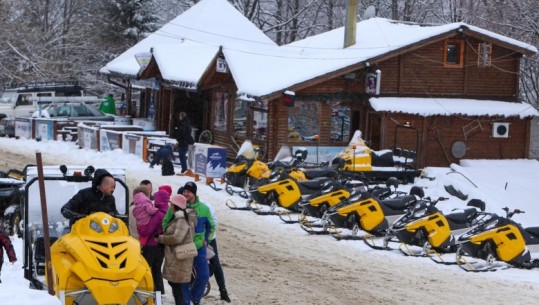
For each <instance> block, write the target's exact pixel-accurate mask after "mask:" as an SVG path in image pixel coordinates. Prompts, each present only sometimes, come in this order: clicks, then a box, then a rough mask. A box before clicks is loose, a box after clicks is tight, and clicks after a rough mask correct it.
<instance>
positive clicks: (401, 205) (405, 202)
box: [381, 195, 416, 211]
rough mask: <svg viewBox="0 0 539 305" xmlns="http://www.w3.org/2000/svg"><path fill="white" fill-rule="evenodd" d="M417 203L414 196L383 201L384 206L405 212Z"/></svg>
mask: <svg viewBox="0 0 539 305" xmlns="http://www.w3.org/2000/svg"><path fill="white" fill-rule="evenodd" d="M415 202H416V198H415V196H413V195H404V196H401V197H397V198H391V199H384V200H382V201H381V203H382V205H383V206H384V205H385V206H386V207H388V208H390V209H392V210H397V211H404V210H406V209H407V208H408V207H409V206H411V205H412V204H414V203H415Z"/></svg>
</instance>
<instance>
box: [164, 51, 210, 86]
mask: <svg viewBox="0 0 539 305" xmlns="http://www.w3.org/2000/svg"><path fill="white" fill-rule="evenodd" d="M218 52H219V47H217V46H208V45H203V44H199V43H189V44H187V45H182V46H178V45H167V46H156V47H155V48H154V49H153V57H154V58H155V60H156V62H157V65H158V66H159V71H160V72H161V76H162V77H163V79H164V80H166V81H172V82H174V81H181V82H184V83H188V84H190V86H187V87H193V89H196V86H197V84H198V82H199V80H200V79H201V78H202V76H203V75H204V72H206V70H207V69H208V66H209V65H210V64H211V63H212V61H213V59H214V58H215V56H216V55H217V53H218ZM192 58H196V59H197V60H190V59H192ZM184 87H186V86H184Z"/></svg>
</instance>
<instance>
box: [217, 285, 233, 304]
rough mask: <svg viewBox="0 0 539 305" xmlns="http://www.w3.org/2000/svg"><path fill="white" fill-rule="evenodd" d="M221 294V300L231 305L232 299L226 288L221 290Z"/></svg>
mask: <svg viewBox="0 0 539 305" xmlns="http://www.w3.org/2000/svg"><path fill="white" fill-rule="evenodd" d="M219 292H221V300H223V301H225V302H228V303H230V302H231V301H230V298H229V297H228V293H227V292H226V288H223V289H219Z"/></svg>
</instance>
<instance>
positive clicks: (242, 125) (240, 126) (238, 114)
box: [234, 99, 247, 137]
mask: <svg viewBox="0 0 539 305" xmlns="http://www.w3.org/2000/svg"><path fill="white" fill-rule="evenodd" d="M246 132H247V102H246V101H243V100H239V99H238V100H236V102H235V104H234V134H236V135H240V136H243V137H245V135H246Z"/></svg>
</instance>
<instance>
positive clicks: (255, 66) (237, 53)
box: [223, 18, 537, 96]
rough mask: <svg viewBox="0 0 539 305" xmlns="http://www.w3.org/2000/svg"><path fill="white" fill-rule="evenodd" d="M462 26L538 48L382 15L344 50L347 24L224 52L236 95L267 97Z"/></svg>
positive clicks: (370, 21)
mask: <svg viewBox="0 0 539 305" xmlns="http://www.w3.org/2000/svg"><path fill="white" fill-rule="evenodd" d="M461 27H465V28H467V29H468V30H469V31H473V32H477V33H480V34H481V35H485V36H487V37H490V38H492V39H496V40H499V41H502V42H504V43H506V44H511V45H514V46H515V47H516V48H521V49H524V50H527V51H530V52H537V48H535V47H534V46H532V45H529V44H526V43H523V42H520V41H517V40H515V39H511V38H508V37H505V36H502V35H499V34H496V33H494V32H490V31H486V30H483V29H480V28H478V27H474V26H471V25H467V24H465V23H451V24H445V25H439V26H420V25H415V24H404V23H397V22H394V21H392V20H388V19H384V18H371V19H368V20H365V21H361V22H358V23H357V29H356V44H355V45H353V46H350V47H348V48H346V49H343V48H342V47H343V41H344V27H341V28H338V29H335V30H332V31H328V32H326V33H322V34H319V35H315V36H311V37H308V38H305V39H303V40H299V41H296V42H293V43H291V44H288V45H285V46H282V47H279V48H278V47H275V48H269V47H267V48H265V50H261V49H260V48H259V49H257V50H250V51H245V50H233V49H230V48H224V49H223V52H224V54H225V58H226V59H227V63H228V65H229V67H230V70H231V71H232V74H233V77H234V80H235V82H236V85H237V86H238V93H239V94H247V95H251V96H267V95H270V94H272V93H275V92H278V91H280V90H284V89H287V88H290V87H292V86H294V85H297V84H301V83H302V82H305V81H308V80H312V79H314V78H317V77H320V76H324V75H327V74H329V73H332V72H335V71H339V70H340V69H344V68H347V67H350V66H352V65H356V64H359V63H361V62H367V61H369V60H371V59H374V58H376V57H379V56H382V55H384V54H388V53H390V52H393V51H396V50H399V49H402V48H404V47H407V46H409V45H412V44H416V43H418V42H421V41H424V40H427V39H430V38H433V37H436V36H439V35H443V34H445V33H449V32H451V31H455V30H458V29H459V28H461ZM259 71H264V73H260V72H259Z"/></svg>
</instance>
